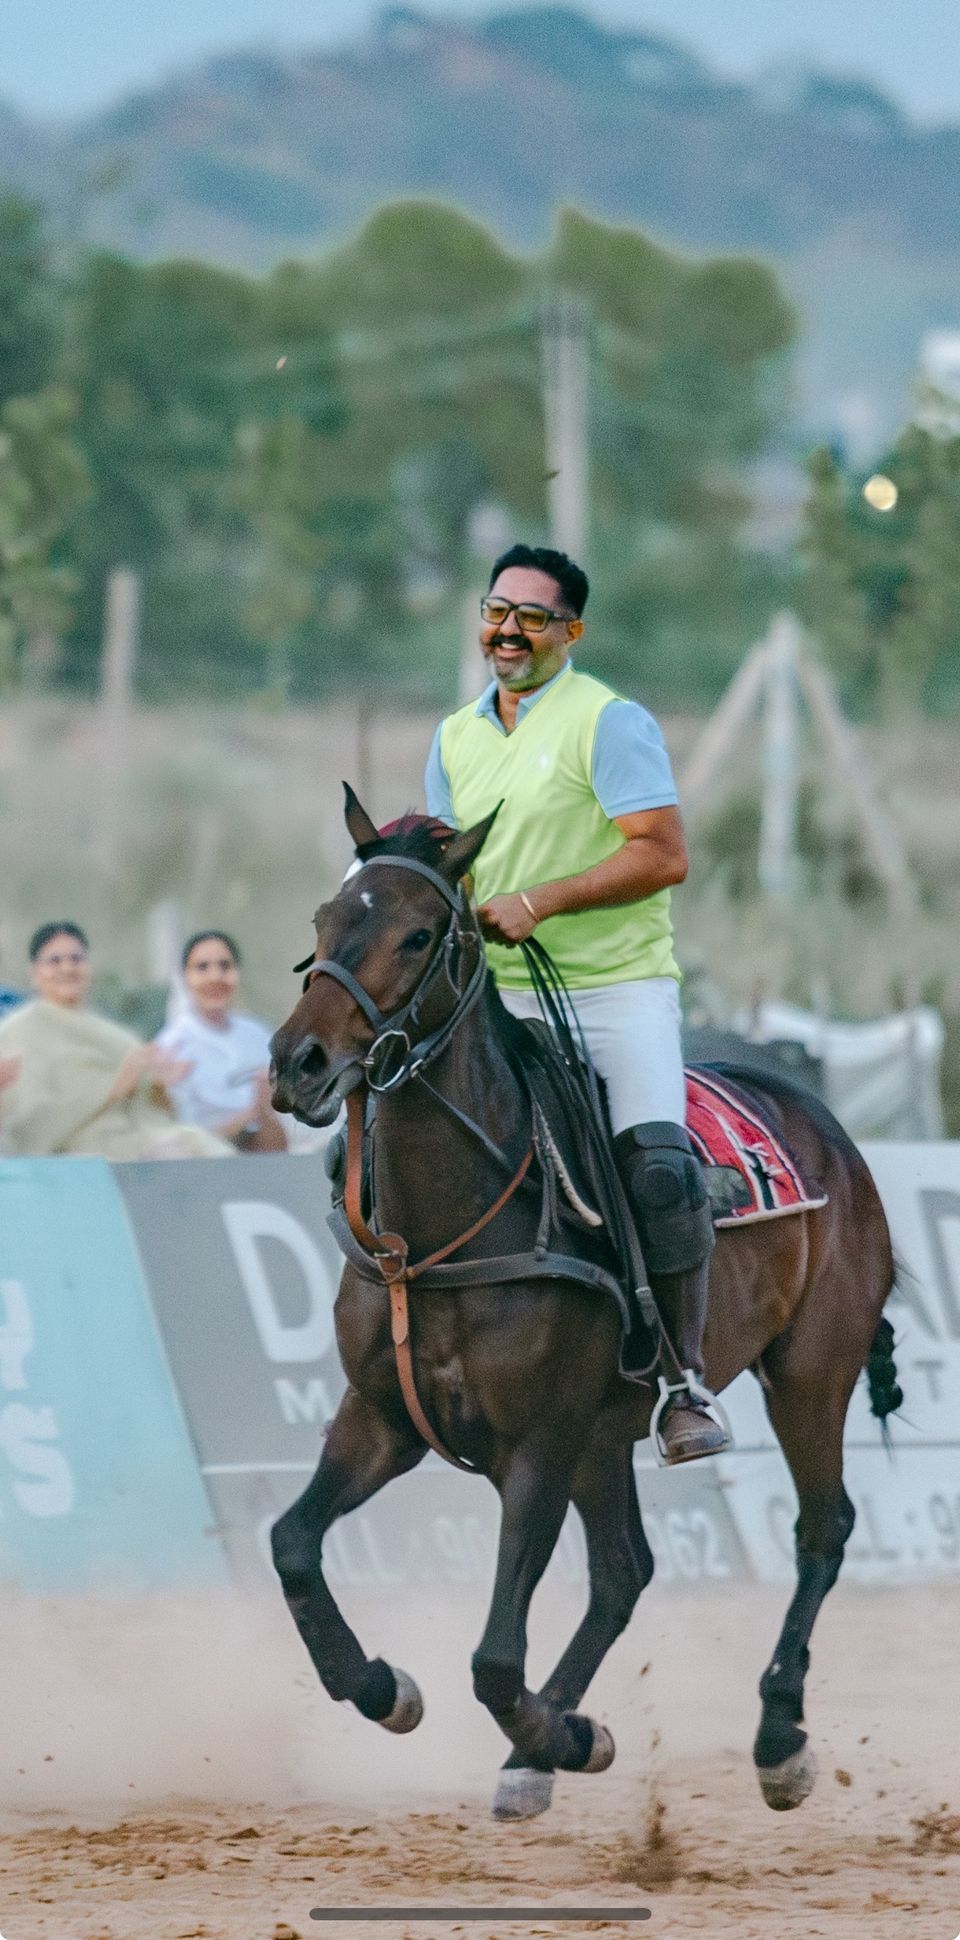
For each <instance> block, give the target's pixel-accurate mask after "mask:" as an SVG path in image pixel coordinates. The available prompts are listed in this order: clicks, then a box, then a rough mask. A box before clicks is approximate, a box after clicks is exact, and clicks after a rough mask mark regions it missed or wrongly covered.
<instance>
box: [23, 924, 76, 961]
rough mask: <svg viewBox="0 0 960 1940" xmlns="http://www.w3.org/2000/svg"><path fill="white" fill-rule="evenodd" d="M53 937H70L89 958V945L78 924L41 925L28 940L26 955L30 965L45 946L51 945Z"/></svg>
mask: <svg viewBox="0 0 960 1940" xmlns="http://www.w3.org/2000/svg"><path fill="white" fill-rule="evenodd" d="M55 936H72V937H73V940H74V942H75V943H79V945H80V948H81V949H82V950H85V951H86V953H87V955H88V956H89V954H90V945H89V943H88V941H87V938H86V937H85V936H84V933H83V931H82V929H81V928H80V925H79V923H41V925H40V928H39V929H38V930H34V932H33V935H32V936H31V938H30V946H29V950H28V952H27V954H28V956H29V958H30V961H31V963H36V961H37V958H38V956H39V955H40V952H41V950H45V949H46V947H47V944H48V943H52V942H53V939H54V937H55Z"/></svg>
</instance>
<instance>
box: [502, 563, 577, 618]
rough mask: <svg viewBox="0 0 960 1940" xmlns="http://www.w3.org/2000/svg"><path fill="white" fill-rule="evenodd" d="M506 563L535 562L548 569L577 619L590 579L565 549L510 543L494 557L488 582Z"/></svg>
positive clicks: (503, 571) (545, 570)
mask: <svg viewBox="0 0 960 1940" xmlns="http://www.w3.org/2000/svg"><path fill="white" fill-rule="evenodd" d="M508 566H536V568H537V571H538V572H541V573H549V575H550V578H551V579H555V580H556V582H557V585H558V586H559V588H560V591H561V593H562V594H563V597H564V599H565V600H566V603H567V605H568V606H569V607H570V609H571V611H572V612H573V613H575V614H576V616H577V619H578V620H579V618H580V615H581V613H582V612H583V609H584V607H585V606H586V603H587V594H588V593H589V591H590V581H589V580H588V578H587V575H586V573H585V572H584V570H583V567H582V566H577V565H575V564H574V562H573V560H572V559H568V558H567V555H566V553H565V552H554V550H553V547H552V546H522V545H520V546H511V547H510V550H509V552H502V553H501V554H500V557H499V559H495V560H494V562H493V571H492V573H491V574H490V585H491V586H492V585H493V584H494V581H495V580H498V579H499V577H500V574H501V573H505V572H506V570H507V567H508ZM488 590H489V588H488Z"/></svg>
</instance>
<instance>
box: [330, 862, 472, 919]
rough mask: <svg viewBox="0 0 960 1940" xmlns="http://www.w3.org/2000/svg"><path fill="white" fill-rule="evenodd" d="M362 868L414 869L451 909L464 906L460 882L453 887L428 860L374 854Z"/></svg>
mask: <svg viewBox="0 0 960 1940" xmlns="http://www.w3.org/2000/svg"><path fill="white" fill-rule="evenodd" d="M360 868H361V871H362V870H363V869H412V870H413V873H414V875H416V876H425V877H426V880H427V882H429V883H431V884H432V885H433V888H434V889H436V890H438V891H439V893H440V895H441V896H443V897H444V898H445V900H446V901H447V902H448V903H449V904H450V908H451V909H461V908H462V903H461V900H460V888H459V884H458V885H457V887H456V888H455V889H454V888H451V886H450V884H449V883H448V881H447V879H446V877H445V876H441V875H440V874H439V872H438V871H437V870H436V869H431V867H430V865H429V863H427V862H416V861H415V860H414V858H413V856H409V855H372V856H368V858H367V860H366V862H363V863H361V865H360ZM351 880H352V881H356V877H352V878H351Z"/></svg>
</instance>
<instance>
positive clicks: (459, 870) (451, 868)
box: [440, 802, 503, 882]
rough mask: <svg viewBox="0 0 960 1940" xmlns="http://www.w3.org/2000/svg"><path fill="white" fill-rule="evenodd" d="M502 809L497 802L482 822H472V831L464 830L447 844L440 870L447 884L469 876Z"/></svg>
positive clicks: (500, 804)
mask: <svg viewBox="0 0 960 1940" xmlns="http://www.w3.org/2000/svg"><path fill="white" fill-rule="evenodd" d="M502 807H503V803H502V802H498V803H497V806H496V808H495V809H493V810H492V811H491V813H490V814H489V815H485V816H484V818H483V821H482V822H474V825H473V827H472V829H464V830H463V831H462V833H461V834H460V835H455V836H454V838H453V841H452V842H448V843H447V846H446V848H445V849H444V852H443V861H442V862H441V864H440V868H441V871H442V873H443V874H444V875H445V876H446V877H447V880H448V881H449V882H459V881H460V878H461V876H466V875H468V874H469V872H470V870H471V869H472V868H473V865H474V863H475V861H476V859H477V857H478V855H479V854H480V851H481V849H482V848H483V845H484V843H485V841H486V839H487V836H488V835H489V833H490V830H491V829H492V827H493V825H494V822H495V821H496V819H497V816H498V815H499V813H500V810H501V809H502Z"/></svg>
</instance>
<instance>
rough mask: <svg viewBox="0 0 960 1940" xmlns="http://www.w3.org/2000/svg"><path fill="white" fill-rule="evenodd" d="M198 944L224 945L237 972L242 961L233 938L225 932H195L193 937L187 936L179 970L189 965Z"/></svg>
mask: <svg viewBox="0 0 960 1940" xmlns="http://www.w3.org/2000/svg"><path fill="white" fill-rule="evenodd" d="M198 943H222V944H223V945H224V948H225V949H227V950H229V952H230V955H231V956H232V958H233V961H234V963H235V964H236V966H237V969H238V970H239V968H240V964H241V961H242V959H241V956H240V951H239V949H238V948H237V945H236V944H235V942H234V940H233V937H232V936H228V935H227V932H226V930H197V931H196V932H195V934H194V935H193V936H188V937H187V940H186V942H185V944H184V946H183V952H182V955H181V957H180V967H181V969H183V970H185V969H186V967H187V964H188V963H189V961H190V958H191V957H192V955H193V953H194V950H195V949H196V947H197V944H198Z"/></svg>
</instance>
